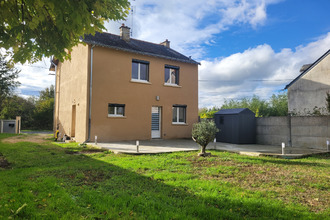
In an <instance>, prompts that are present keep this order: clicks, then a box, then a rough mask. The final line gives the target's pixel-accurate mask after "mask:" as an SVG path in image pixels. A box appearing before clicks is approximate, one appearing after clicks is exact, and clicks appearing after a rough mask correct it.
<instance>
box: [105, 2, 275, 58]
mask: <svg viewBox="0 0 330 220" xmlns="http://www.w3.org/2000/svg"><path fill="white" fill-rule="evenodd" d="M277 2H279V0H268V1H267V0H238V1H232V0H210V1H204V0H194V1H191V0H181V1H176V0H167V1H157V0H137V1H131V3H132V8H133V11H134V12H133V19H132V16H131V15H130V17H128V18H127V20H126V21H117V22H110V23H107V24H106V28H107V29H108V31H109V32H111V33H114V34H118V33H119V30H118V28H119V26H120V24H121V23H126V25H128V26H130V27H131V28H132V32H133V37H134V38H137V39H142V40H147V41H151V42H154V43H158V42H159V43H160V42H162V41H164V40H165V39H169V40H170V41H171V47H172V48H174V49H175V50H178V51H179V52H181V53H183V54H186V55H187V56H192V58H193V59H201V58H202V57H204V56H205V55H206V54H205V52H204V49H203V48H202V47H201V44H203V43H206V44H209V43H210V42H212V37H213V36H214V35H216V34H219V33H221V32H222V31H224V30H227V29H228V28H230V26H231V25H237V24H247V25H250V26H251V27H253V28H256V27H258V26H260V25H263V24H264V23H265V21H266V19H267V14H266V7H267V5H269V4H274V3H277Z"/></svg>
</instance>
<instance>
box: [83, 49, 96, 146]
mask: <svg viewBox="0 0 330 220" xmlns="http://www.w3.org/2000/svg"><path fill="white" fill-rule="evenodd" d="M94 47H95V44H94V45H92V47H91V69H90V80H89V115H88V138H87V140H86V141H84V143H86V142H88V141H90V138H91V120H92V88H93V49H94Z"/></svg>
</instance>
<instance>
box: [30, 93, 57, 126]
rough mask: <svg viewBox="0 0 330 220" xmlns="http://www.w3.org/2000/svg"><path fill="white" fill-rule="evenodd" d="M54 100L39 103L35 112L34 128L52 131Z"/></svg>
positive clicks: (48, 99)
mask: <svg viewBox="0 0 330 220" xmlns="http://www.w3.org/2000/svg"><path fill="white" fill-rule="evenodd" d="M53 111H54V98H47V99H44V100H42V99H41V98H40V99H39V100H38V101H37V103H36V106H35V110H34V126H35V127H36V128H38V129H45V130H52V128H53Z"/></svg>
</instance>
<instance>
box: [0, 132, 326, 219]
mask: <svg viewBox="0 0 330 220" xmlns="http://www.w3.org/2000/svg"><path fill="white" fill-rule="evenodd" d="M10 136H12V135H8V134H7V135H6V134H0V141H1V140H3V139H4V138H6V137H10ZM22 140H23V139H22ZM211 152H212V155H213V156H212V157H209V158H199V157H197V156H196V155H197V152H184V153H171V154H159V155H142V156H130V155H115V154H113V153H109V152H95V151H94V152H93V151H92V150H89V149H86V148H83V147H78V146H77V145H76V144H57V145H55V144H52V143H51V142H50V141H49V140H48V142H45V143H30V142H19V143H4V142H1V143H0V219H8V218H9V219H11V218H12V219H14V218H17V219H56V218H61V219H118V218H121V219H129V218H132V219H244V218H246V219H251V218H261V219H326V218H329V216H330V209H329V202H330V198H329V197H330V196H329V188H330V187H329V182H330V181H329V176H330V175H329V174H330V173H329V171H330V169H329V167H330V162H329V154H327V155H323V156H315V157H310V158H305V159H296V160H283V159H275V158H270V157H249V156H241V155H237V154H232V153H223V152H216V151H211Z"/></svg>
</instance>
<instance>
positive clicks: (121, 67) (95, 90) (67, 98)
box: [54, 45, 198, 142]
mask: <svg viewBox="0 0 330 220" xmlns="http://www.w3.org/2000/svg"><path fill="white" fill-rule="evenodd" d="M91 49H92V47H91V46H90V45H86V46H83V45H79V46H78V47H76V48H74V49H73V51H72V53H71V61H65V62H63V63H59V64H58V66H57V71H56V72H57V75H56V106H55V120H54V123H55V126H56V125H59V127H60V133H61V135H64V134H67V135H68V136H70V137H74V138H75V140H76V141H78V142H84V141H86V140H87V139H88V137H89V136H90V139H89V141H94V138H95V136H97V137H98V141H99V142H108V141H120V140H146V139H151V109H152V107H153V106H157V107H160V109H161V114H160V134H161V135H160V138H163V139H171V138H190V137H191V129H192V125H193V123H195V122H197V121H198V65H197V64H192V63H184V62H178V61H173V60H170V59H164V58H159V57H155V56H146V55H141V54H137V53H132V52H125V51H121V50H115V49H111V48H105V47H100V46H95V47H94V48H93V49H92V50H93V52H92V54H93V55H92V56H91ZM133 59H136V60H143V61H148V62H149V82H148V83H142V82H134V81H132V60H133ZM165 65H171V66H177V67H179V68H180V71H179V76H180V81H179V86H168V85H165V84H164V81H165V80H164V68H165ZM91 72H92V87H91V91H90V77H91ZM90 92H91V93H90ZM90 94H92V96H91V108H90V106H89V103H90V100H89V97H90ZM157 96H158V97H159V98H158V100H157V98H156V97H157ZM110 103H119V104H124V105H125V115H124V117H110V116H108V104H110ZM173 105H183V106H186V123H183V124H174V123H172V114H173V110H172V107H173ZM90 110H91V111H90ZM90 113H91V122H90V130H89V114H90Z"/></svg>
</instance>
